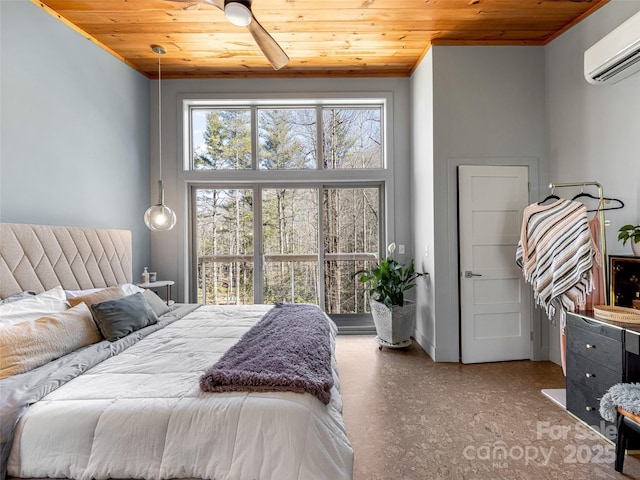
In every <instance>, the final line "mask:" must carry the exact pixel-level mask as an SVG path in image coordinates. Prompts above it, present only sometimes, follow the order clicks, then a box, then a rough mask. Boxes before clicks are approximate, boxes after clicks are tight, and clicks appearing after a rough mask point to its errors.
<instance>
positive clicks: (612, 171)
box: [545, 0, 640, 362]
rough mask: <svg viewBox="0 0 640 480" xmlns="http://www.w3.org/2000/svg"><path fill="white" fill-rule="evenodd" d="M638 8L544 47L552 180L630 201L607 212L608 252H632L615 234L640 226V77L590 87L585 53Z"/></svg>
mask: <svg viewBox="0 0 640 480" xmlns="http://www.w3.org/2000/svg"><path fill="white" fill-rule="evenodd" d="M638 11H640V1H635V0H622V1H621V0H615V1H613V2H611V3H609V4H607V5H605V6H604V7H603V8H601V9H600V10H598V11H597V12H596V13H594V14H593V15H591V16H590V17H588V18H587V19H585V20H583V21H582V22H580V23H579V24H578V25H576V26H575V27H573V28H572V29H570V30H569V31H567V32H566V33H564V34H563V35H561V36H560V37H558V38H557V39H556V40H554V41H553V42H551V43H550V44H549V45H547V47H546V50H545V51H546V65H547V69H546V71H547V74H546V89H547V111H548V117H547V124H548V131H549V148H550V150H549V151H550V166H549V178H550V179H552V181H554V182H557V183H559V182H574V181H593V180H595V181H598V182H600V183H601V184H602V186H603V188H604V193H605V196H607V197H615V198H619V199H620V200H622V201H623V202H624V203H625V207H624V208H623V209H621V210H611V211H608V212H605V214H606V218H607V220H610V221H611V226H609V227H608V228H607V250H608V253H609V254H624V255H631V249H630V247H629V243H627V245H626V247H623V246H622V243H621V242H618V240H617V231H618V228H620V226H622V225H624V224H626V223H633V224H638V223H640V73H637V74H635V75H633V76H631V77H628V78H626V79H624V80H622V81H621V82H619V83H617V84H615V85H602V86H599V85H591V84H589V83H587V82H586V81H585V79H584V74H583V52H584V51H585V50H586V49H587V48H589V47H590V46H591V45H593V44H594V43H596V42H597V41H598V40H600V39H601V38H602V37H604V36H605V35H606V34H607V33H609V32H610V31H611V30H612V29H614V28H615V27H616V26H618V25H619V24H620V23H622V22H624V21H625V20H626V19H627V18H629V17H631V16H632V15H633V14H635V13H636V12H638ZM547 191H548V190H547ZM578 191H579V190H575V191H572V190H566V189H563V190H562V192H560V190H558V191H557V192H556V193H558V194H561V195H562V196H570V195H571V196H572V195H573V194H574V193H577V192H578ZM591 191H594V190H591ZM595 192H597V191H595ZM557 338H558V332H557V329H556V328H553V329H552V333H551V339H552V341H551V354H550V357H551V359H552V360H554V361H556V362H559V360H560V354H559V342H558V341H557V340H556V339H557Z"/></svg>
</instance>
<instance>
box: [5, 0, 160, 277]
mask: <svg viewBox="0 0 640 480" xmlns="http://www.w3.org/2000/svg"><path fill="white" fill-rule="evenodd" d="M0 19H1V20H0V21H1V24H0V26H1V44H0V47H1V52H0V53H1V55H0V56H1V72H0V82H1V84H0V85H1V87H2V88H1V97H0V101H1V110H2V112H1V122H2V123H1V125H2V129H1V131H0V134H1V142H0V143H1V147H0V219H1V220H2V221H3V222H14V223H41V224H50V225H72V226H93V227H103V228H119V229H127V230H131V231H132V234H133V244H134V251H133V260H134V280H138V274H139V272H140V271H141V270H142V267H143V266H144V265H146V264H148V263H149V259H150V252H149V244H150V236H149V231H148V230H147V228H146V227H145V226H144V222H143V220H142V217H143V214H144V211H145V209H146V208H147V207H148V204H149V80H148V79H146V78H145V77H144V76H142V75H140V74H139V73H137V72H135V71H134V70H132V69H131V68H130V67H128V66H126V65H125V64H124V63H121V62H120V61H119V60H117V59H115V58H114V57H113V56H111V55H110V54H108V53H106V52H105V51H103V50H102V49H100V48H99V47H97V46H96V45H94V44H93V43H91V42H89V41H87V40H86V39H84V38H83V37H81V36H80V35H79V34H77V33H76V32H74V31H73V30H71V29H70V28H68V27H67V26H65V25H64V24H62V23H61V22H59V21H58V20H56V19H54V18H53V17H52V16H50V15H49V14H47V13H45V12H44V11H43V10H42V9H41V8H39V7H37V6H36V5H34V4H32V3H31V2H29V1H27V0H18V1H11V0H9V1H7V0H3V1H2V2H0Z"/></svg>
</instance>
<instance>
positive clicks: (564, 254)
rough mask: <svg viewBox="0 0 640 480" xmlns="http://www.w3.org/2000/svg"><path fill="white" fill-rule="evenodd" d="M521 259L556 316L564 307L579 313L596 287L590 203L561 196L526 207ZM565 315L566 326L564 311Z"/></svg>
mask: <svg viewBox="0 0 640 480" xmlns="http://www.w3.org/2000/svg"><path fill="white" fill-rule="evenodd" d="M516 262H517V263H518V265H520V267H522V270H523V274H524V277H525V279H526V280H527V282H529V283H530V284H531V285H532V287H533V292H534V297H535V299H536V302H537V304H538V305H540V306H541V307H543V308H544V310H545V312H546V313H547V315H548V316H549V318H550V319H553V318H554V315H555V312H556V308H557V307H558V306H559V307H561V309H562V311H575V310H576V308H578V307H579V306H580V305H584V303H585V301H586V297H587V295H588V294H589V292H591V290H593V275H592V271H591V269H592V266H593V249H592V239H591V234H590V231H589V223H588V218H587V208H586V207H585V206H584V204H582V203H580V202H575V201H572V200H565V199H560V200H558V201H557V202H555V203H552V204H550V205H538V204H533V205H529V206H528V207H527V208H525V210H524V218H523V222H522V232H521V238H520V242H518V248H517V252H516ZM560 318H561V328H562V329H564V315H561V316H560Z"/></svg>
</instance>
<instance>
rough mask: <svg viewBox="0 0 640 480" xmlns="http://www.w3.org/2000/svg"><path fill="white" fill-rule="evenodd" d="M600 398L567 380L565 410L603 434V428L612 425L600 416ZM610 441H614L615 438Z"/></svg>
mask: <svg viewBox="0 0 640 480" xmlns="http://www.w3.org/2000/svg"><path fill="white" fill-rule="evenodd" d="M600 397H601V395H596V394H595V393H594V392H592V391H591V390H589V389H588V388H585V387H583V386H582V385H579V384H577V383H575V382H573V381H572V380H571V379H569V378H567V410H568V411H570V412H571V413H573V414H574V415H575V416H576V417H578V418H579V419H580V420H582V421H583V422H585V423H586V424H587V425H589V426H591V427H593V428H594V429H595V430H597V431H598V432H604V431H605V430H604V428H603V426H606V425H612V424H611V423H609V422H605V421H604V420H603V418H602V417H601V416H600ZM601 422H602V423H601ZM608 431H612V430H611V429H608ZM613 431H615V430H613ZM611 440H613V441H615V438H613V439H611Z"/></svg>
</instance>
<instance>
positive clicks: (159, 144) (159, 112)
mask: <svg viewBox="0 0 640 480" xmlns="http://www.w3.org/2000/svg"><path fill="white" fill-rule="evenodd" d="M161 54H162V53H161V51H160V50H159V51H158V161H159V162H160V181H162V68H161V66H160V55H161Z"/></svg>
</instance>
